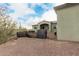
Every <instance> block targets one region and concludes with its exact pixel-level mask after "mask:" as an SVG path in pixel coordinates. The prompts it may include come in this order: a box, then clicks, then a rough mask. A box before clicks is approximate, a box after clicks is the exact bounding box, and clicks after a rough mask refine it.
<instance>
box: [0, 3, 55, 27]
mask: <svg viewBox="0 0 79 59" xmlns="http://www.w3.org/2000/svg"><path fill="white" fill-rule="evenodd" d="M55 5H56V4H55V3H0V7H6V8H7V10H6V13H7V14H9V15H10V16H11V17H12V19H13V20H14V21H16V22H17V24H19V23H21V25H22V26H23V27H26V28H31V25H33V24H36V23H38V22H39V21H42V20H50V21H56V14H55V11H54V9H53V7H54V6H55ZM50 18H51V19H50Z"/></svg>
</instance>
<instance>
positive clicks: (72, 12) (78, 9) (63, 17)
mask: <svg viewBox="0 0 79 59" xmlns="http://www.w3.org/2000/svg"><path fill="white" fill-rule="evenodd" d="M54 9H55V11H56V14H57V38H58V40H67V41H79V3H66V4H63V5H60V6H56V7H55V8H54Z"/></svg>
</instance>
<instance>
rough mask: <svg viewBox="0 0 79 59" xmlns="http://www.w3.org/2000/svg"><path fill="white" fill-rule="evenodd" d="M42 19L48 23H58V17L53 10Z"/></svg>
mask: <svg viewBox="0 0 79 59" xmlns="http://www.w3.org/2000/svg"><path fill="white" fill-rule="evenodd" d="M41 19H42V20H46V21H57V15H56V13H55V11H54V9H53V8H52V9H51V10H49V11H48V12H46V13H44V14H43V16H42V18H41Z"/></svg>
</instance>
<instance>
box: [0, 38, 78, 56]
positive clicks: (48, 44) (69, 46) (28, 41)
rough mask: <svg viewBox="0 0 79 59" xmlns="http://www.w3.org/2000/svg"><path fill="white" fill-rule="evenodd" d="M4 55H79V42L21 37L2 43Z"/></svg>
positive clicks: (0, 48)
mask: <svg viewBox="0 0 79 59" xmlns="http://www.w3.org/2000/svg"><path fill="white" fill-rule="evenodd" d="M0 55H2V56H63V55H64V56H72V55H74V56H75V55H76V56H77V55H79V43H75V42H66V41H56V40H49V39H46V40H45V39H37V38H19V39H17V40H12V41H9V42H7V43H5V44H2V45H0Z"/></svg>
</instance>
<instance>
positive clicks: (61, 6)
mask: <svg viewBox="0 0 79 59" xmlns="http://www.w3.org/2000/svg"><path fill="white" fill-rule="evenodd" d="M76 5H79V3H65V4H62V5H59V6H56V7H54V9H55V10H60V9H63V8H68V7H72V6H76Z"/></svg>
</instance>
